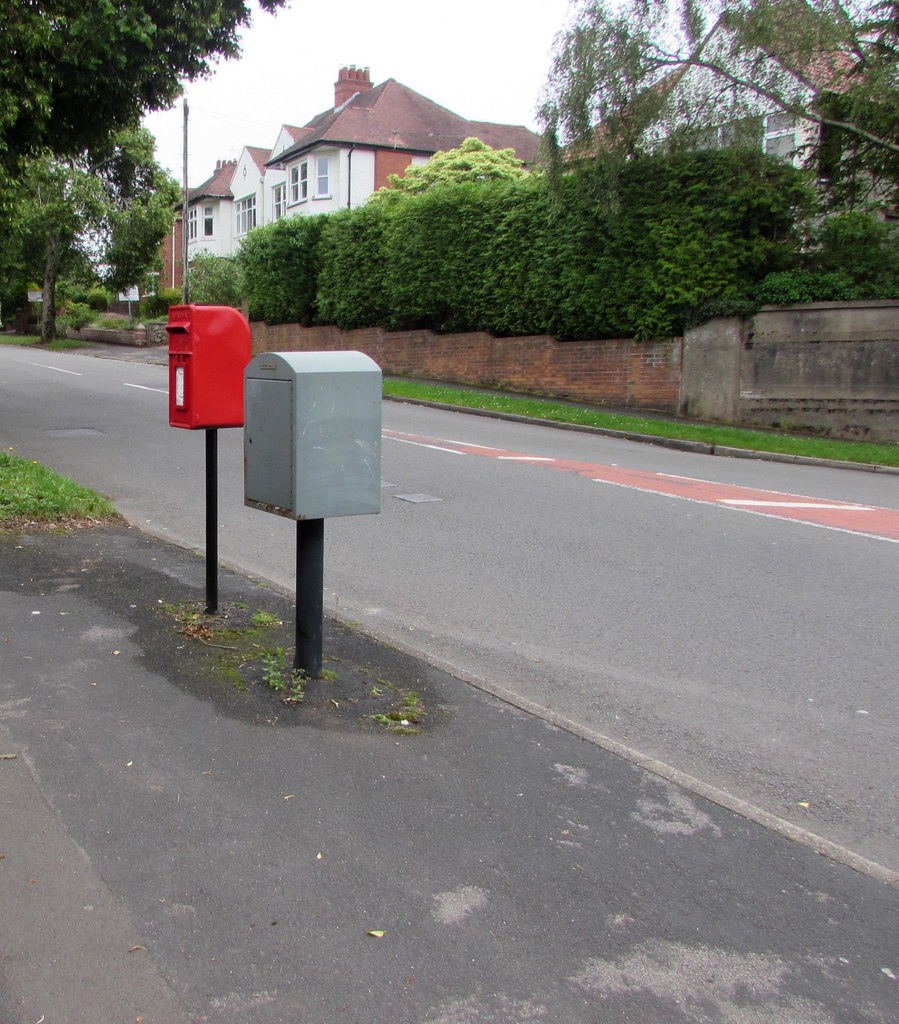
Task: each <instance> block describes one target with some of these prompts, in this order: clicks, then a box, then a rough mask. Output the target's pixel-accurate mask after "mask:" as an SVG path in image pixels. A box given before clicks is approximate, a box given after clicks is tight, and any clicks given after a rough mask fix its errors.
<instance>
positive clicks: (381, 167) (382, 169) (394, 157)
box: [375, 149, 412, 189]
mask: <svg viewBox="0 0 899 1024" xmlns="http://www.w3.org/2000/svg"><path fill="white" fill-rule="evenodd" d="M411 163H412V154H411V153H409V152H406V151H405V150H402V149H376V150H375V189H379V188H383V187H384V186H385V185H386V184H387V175H388V174H399V175H402V174H404V173H405V171H406V168H407V167H408V166H409V164H411Z"/></svg>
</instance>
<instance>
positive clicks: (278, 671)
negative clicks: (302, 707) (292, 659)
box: [262, 647, 307, 704]
mask: <svg viewBox="0 0 899 1024" xmlns="http://www.w3.org/2000/svg"><path fill="white" fill-rule="evenodd" d="M262 660H263V663H264V665H265V671H264V672H263V674H262V681H263V682H264V683H265V684H266V686H270V687H271V688H272V689H273V690H274V691H275V693H277V694H278V695H279V696H280V697H281V701H282V703H284V704H299V703H300V702H301V701H302V700H303V696H304V693H303V691H304V690H305V687H306V679H307V677H306V674H305V673H304V672H301V671H300V670H299V669H295V668H292V667H290V666H288V664H287V656H286V655H285V653H284V648H283V647H276V648H275V650H274V651H273V652H272V651H267V652H266V653H265V654H263V656H262Z"/></svg>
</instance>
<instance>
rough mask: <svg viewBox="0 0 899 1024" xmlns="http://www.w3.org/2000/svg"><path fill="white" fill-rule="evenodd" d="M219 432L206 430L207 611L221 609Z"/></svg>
mask: <svg viewBox="0 0 899 1024" xmlns="http://www.w3.org/2000/svg"><path fill="white" fill-rule="evenodd" d="M218 439H219V432H218V430H217V429H216V428H215V427H207V428H206V611H207V612H210V613H214V612H217V611H218V609H219V575H218V571H219V544H218V518H219V465H218V463H219V458H218Z"/></svg>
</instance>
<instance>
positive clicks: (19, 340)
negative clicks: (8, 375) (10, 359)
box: [0, 334, 87, 352]
mask: <svg viewBox="0 0 899 1024" xmlns="http://www.w3.org/2000/svg"><path fill="white" fill-rule="evenodd" d="M86 344H87V342H85V341H81V340H79V339H78V338H57V339H56V340H55V341H51V342H50V344H49V345H44V344H43V343H42V342H41V339H40V337H39V336H38V335H37V334H0V345H19V346H22V347H25V348H29V347H31V348H44V349H47V350H48V351H49V352H65V351H66V349H70V348H84V347H85V345H86Z"/></svg>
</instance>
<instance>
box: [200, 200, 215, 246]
mask: <svg viewBox="0 0 899 1024" xmlns="http://www.w3.org/2000/svg"><path fill="white" fill-rule="evenodd" d="M203 237H204V238H215V207H214V206H212V205H210V206H204V207H203Z"/></svg>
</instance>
